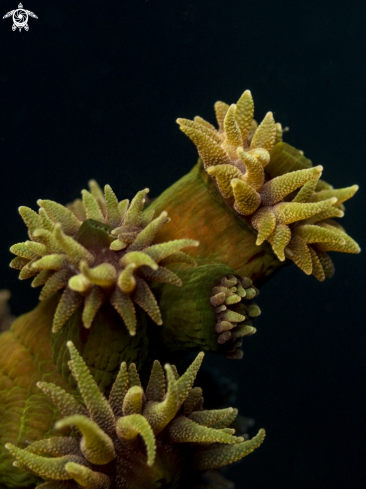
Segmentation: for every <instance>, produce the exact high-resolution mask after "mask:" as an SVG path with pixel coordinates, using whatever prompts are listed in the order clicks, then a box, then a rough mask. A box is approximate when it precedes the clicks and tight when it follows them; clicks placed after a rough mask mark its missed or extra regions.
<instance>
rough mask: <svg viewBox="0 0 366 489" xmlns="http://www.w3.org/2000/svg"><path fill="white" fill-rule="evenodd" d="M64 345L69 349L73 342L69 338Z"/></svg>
mask: <svg viewBox="0 0 366 489" xmlns="http://www.w3.org/2000/svg"><path fill="white" fill-rule="evenodd" d="M66 346H67V348H68V349H69V350H70V348H73V347H74V343H73V342H72V341H71V340H69V341H68V342H67V343H66Z"/></svg>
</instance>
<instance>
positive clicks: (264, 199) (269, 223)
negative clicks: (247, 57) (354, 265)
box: [177, 90, 360, 280]
mask: <svg viewBox="0 0 366 489" xmlns="http://www.w3.org/2000/svg"><path fill="white" fill-rule="evenodd" d="M215 111H216V117H217V121H218V125H219V129H218V130H216V129H215V127H214V126H212V125H211V124H210V123H208V122H207V121H205V120H204V119H202V118H201V117H195V119H194V120H193V121H190V120H187V119H178V120H177V122H178V123H179V124H180V128H181V130H182V131H183V132H184V133H185V134H186V135H187V136H188V137H189V138H190V139H191V140H192V141H193V142H194V143H195V145H196V146H197V149H198V152H199V154H200V156H201V158H202V161H203V165H204V168H205V170H206V171H207V173H208V174H209V175H210V176H211V177H212V178H213V179H214V180H215V183H216V185H217V188H218V189H219V191H220V193H221V195H222V196H223V198H224V199H225V200H226V202H227V203H228V205H229V206H231V207H232V208H233V209H234V210H235V211H236V212H237V213H238V214H239V215H241V216H251V224H252V226H253V227H254V229H255V230H256V231H257V240H256V244H257V245H261V244H262V243H263V242H264V241H265V240H267V241H268V242H269V243H270V244H271V246H272V249H273V251H274V252H275V254H276V256H277V258H278V259H279V260H280V261H284V260H285V258H286V257H287V258H290V259H291V260H292V261H293V262H294V263H295V264H296V265H297V266H298V267H299V268H301V269H302V270H303V271H304V272H305V273H306V274H308V275H310V274H311V273H312V274H313V275H314V276H315V277H316V278H317V279H318V280H324V278H325V277H329V276H331V275H332V273H333V265H332V262H331V259H330V258H329V256H328V255H327V253H326V252H327V251H342V252H346V253H358V252H359V251H360V249H359V246H358V245H357V243H356V242H355V241H354V240H353V239H352V238H350V237H349V236H348V235H347V234H346V232H345V231H344V230H343V228H342V227H340V226H339V225H338V224H336V223H335V222H334V221H333V220H332V219H333V218H334V217H343V215H344V213H343V211H342V210H341V209H340V206H341V205H342V204H343V202H344V201H346V200H348V199H349V198H351V197H352V196H353V195H354V194H355V192H356V191H357V190H358V186H357V185H353V186H352V187H347V188H343V189H333V188H332V187H331V186H330V185H328V184H326V183H325V182H323V181H320V180H319V178H320V176H321V173H322V171H323V167H322V166H316V167H312V166H311V162H310V160H307V159H306V158H305V157H303V155H302V153H301V152H298V151H297V150H296V149H295V148H292V147H291V146H289V145H287V144H285V143H282V132H283V131H282V127H281V124H279V123H277V124H276V123H275V121H274V119H273V115H272V112H268V113H267V115H266V116H265V118H264V119H263V121H262V122H261V123H260V124H259V125H258V124H257V123H256V121H255V120H254V119H253V115H254V103H253V99H252V95H251V93H250V91H249V90H246V91H245V92H244V93H243V95H242V96H241V97H240V98H239V100H238V102H237V103H236V104H232V105H230V106H229V105H227V104H225V103H223V102H216V104H215Z"/></svg>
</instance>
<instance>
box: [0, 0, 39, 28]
mask: <svg viewBox="0 0 366 489" xmlns="http://www.w3.org/2000/svg"><path fill="white" fill-rule="evenodd" d="M11 16H13V25H12V27H11V29H12V31H15V30H16V29H17V28H18V29H19V32H20V31H21V30H22V29H24V30H25V31H28V30H29V26H28V19H29V17H33V18H34V19H38V17H37V16H36V14H35V13H33V12H31V11H30V10H26V9H24V8H23V5H22V4H21V3H19V5H18V8H17V9H15V10H10V12H7V13H6V14H5V15H4V17H3V19H7V18H8V17H11Z"/></svg>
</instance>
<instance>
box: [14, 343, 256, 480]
mask: <svg viewBox="0 0 366 489" xmlns="http://www.w3.org/2000/svg"><path fill="white" fill-rule="evenodd" d="M67 346H68V349H69V351H70V355H71V361H70V362H69V366H70V369H71V371H72V374H73V376H74V377H75V380H76V382H77V384H78V387H79V390H80V393H81V396H82V399H83V403H80V402H78V401H77V400H76V399H75V398H74V397H73V396H72V395H70V394H69V393H67V392H66V391H64V390H63V389H62V388H60V387H57V386H56V385H55V384H51V383H47V382H39V383H38V387H39V388H40V389H41V390H42V391H43V392H44V393H45V394H46V395H47V396H48V397H49V398H50V399H51V400H52V402H53V403H54V404H55V405H56V406H57V408H58V410H59V411H60V413H61V415H62V416H64V418H62V419H61V420H59V421H57V423H56V426H55V427H56V429H58V430H65V429H72V430H73V431H72V432H71V433H70V435H69V436H65V435H63V436H54V437H52V438H46V439H43V440H39V441H36V442H34V443H32V444H31V445H29V446H28V447H27V448H25V449H21V448H18V447H16V446H15V445H13V444H11V443H8V444H7V445H6V448H7V449H8V450H9V451H10V452H11V453H12V454H13V455H14V457H15V458H16V461H15V462H14V465H16V466H17V467H19V468H21V469H22V470H25V471H30V472H32V473H33V474H35V475H36V476H38V477H39V478H44V479H46V480H48V482H44V483H43V484H41V485H39V486H37V487H40V488H44V489H50V488H55V489H56V488H60V489H61V488H64V487H67V488H68V489H77V488H79V487H87V488H89V489H108V488H109V487H125V488H126V489H134V488H142V487H143V488H146V489H148V488H157V487H162V486H164V487H165V485H166V484H169V487H176V488H179V487H181V488H184V487H187V486H186V484H187V483H188V482H192V481H195V480H198V479H199V477H200V472H202V471H205V470H208V469H217V468H220V467H223V466H225V465H228V464H230V463H232V462H234V461H236V460H240V459H241V458H243V457H245V456H246V455H248V454H249V453H251V452H252V451H253V450H255V448H257V447H258V446H259V445H260V444H261V443H262V441H263V439H264V436H265V433H264V430H260V431H259V432H258V434H257V435H256V436H255V437H254V438H252V439H251V440H246V441H244V438H243V437H240V436H235V435H234V433H235V429H232V428H230V425H231V424H232V423H233V421H234V420H235V417H236V415H237V410H234V409H232V408H226V409H220V410H204V409H203V398H202V389H200V388H199V387H193V383H194V380H195V377H196V374H197V372H198V369H199V368H200V365H201V362H202V358H203V354H202V353H200V354H199V355H198V356H197V357H196V359H195V360H194V361H193V363H192V364H191V366H190V367H189V368H188V369H187V371H186V372H185V373H184V374H183V375H182V376H179V374H178V372H177V370H176V368H175V367H174V366H170V365H169V364H167V365H165V375H164V371H163V368H162V366H161V364H160V363H159V362H158V361H155V362H154V365H153V368H152V371H151V375H150V379H149V382H148V385H147V387H146V389H145V390H143V388H142V387H141V382H140V378H139V375H138V373H137V371H136V367H135V365H134V364H131V365H130V366H129V368H127V365H126V363H125V362H123V363H122V364H121V368H120V371H119V373H118V376H117V378H116V381H115V382H114V384H113V386H112V389H111V392H110V395H109V399H108V400H107V398H106V397H105V396H104V395H103V394H102V393H101V392H100V390H99V389H98V386H97V385H96V383H95V381H94V379H93V377H92V376H91V375H90V372H89V371H88V368H87V366H86V364H85V362H84V361H83V359H82V357H81V356H80V355H79V354H78V352H77V350H76V348H75V347H74V345H73V344H72V342H68V344H67ZM177 461H179V470H177V467H176V465H177ZM65 481H68V483H67V484H65Z"/></svg>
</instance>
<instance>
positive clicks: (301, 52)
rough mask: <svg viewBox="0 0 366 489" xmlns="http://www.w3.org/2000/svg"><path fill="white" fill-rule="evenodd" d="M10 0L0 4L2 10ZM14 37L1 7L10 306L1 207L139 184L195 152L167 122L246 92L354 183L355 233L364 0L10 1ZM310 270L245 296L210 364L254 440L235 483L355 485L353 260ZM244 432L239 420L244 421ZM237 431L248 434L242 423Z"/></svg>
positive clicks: (13, 226) (358, 392) (15, 221)
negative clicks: (247, 331) (250, 315)
mask: <svg viewBox="0 0 366 489" xmlns="http://www.w3.org/2000/svg"><path fill="white" fill-rule="evenodd" d="M16 3H17V0H11V1H10V0H6V1H4V0H3V1H2V2H1V9H2V13H1V16H2V15H4V14H5V13H6V12H7V11H9V10H12V9H14V8H16ZM24 7H25V8H26V9H29V10H32V11H33V12H35V13H36V15H38V17H39V19H38V20H36V19H32V18H31V19H30V20H29V27H30V28H29V31H28V32H24V31H22V32H19V31H16V32H12V30H11V25H12V21H11V19H5V20H1V22H0V36H1V40H0V42H1V58H0V97H1V111H0V153H1V155H0V157H1V159H0V164H1V169H2V171H1V180H0V189H1V192H0V199H1V202H0V209H1V212H0V220H1V223H0V226H1V227H0V229H1V249H2V252H1V254H0V287H6V288H9V289H11V290H12V294H13V297H12V300H11V304H12V308H13V311H14V312H15V313H16V314H20V313H22V312H25V311H27V310H29V309H30V308H31V307H33V305H34V304H35V302H36V300H37V295H38V291H35V290H30V286H29V285H30V284H29V283H21V282H19V281H18V279H17V273H16V271H14V270H10V269H9V268H8V263H9V261H10V259H11V255H10V253H9V252H8V249H9V247H10V246H11V244H13V243H15V242H19V241H23V240H24V239H25V227H24V225H23V223H22V221H21V219H20V217H19V215H18V214H17V207H18V206H20V205H27V206H30V207H32V208H36V200H37V199H38V198H49V199H53V200H56V201H59V202H63V203H66V202H68V201H71V200H73V199H74V198H75V197H77V196H78V195H79V192H80V189H81V188H85V187H86V185H87V181H88V180H89V179H90V178H96V179H97V180H98V181H99V182H100V183H101V184H102V185H104V184H105V183H110V184H111V185H112V187H113V188H114V189H115V191H116V193H117V195H118V196H119V198H120V199H122V198H126V197H128V198H130V197H132V196H133V194H134V193H135V192H136V191H137V190H140V189H141V188H144V187H145V186H149V187H150V189H151V192H150V195H151V196H157V195H158V194H159V193H160V192H161V191H162V190H164V189H165V188H166V187H167V186H169V185H170V184H172V183H173V182H174V181H175V180H176V179H178V178H179V177H180V176H182V175H183V174H185V173H186V172H187V171H189V170H190V168H191V167H192V166H193V164H194V163H195V161H196V150H195V148H194V146H193V144H192V143H191V142H190V141H189V140H188V138H186V137H185V136H184V135H182V134H181V133H180V131H179V130H178V126H177V125H176V124H175V119H176V118H177V117H186V118H193V117H194V116H195V115H197V114H199V115H201V116H203V117H204V118H206V119H208V120H210V121H211V122H213V121H214V112H213V104H214V102H215V101H216V100H218V99H220V100H224V101H226V102H228V103H233V102H235V101H236V100H237V99H238V98H239V96H240V95H241V93H242V92H243V91H244V90H245V89H246V88H249V89H251V91H252V94H253V96H254V100H255V103H256V118H257V119H259V120H261V119H262V118H263V116H264V115H265V113H266V112H267V111H268V110H272V111H273V112H274V115H275V118H276V119H277V120H278V121H281V122H282V124H283V125H284V126H287V125H288V126H290V132H289V133H288V134H287V135H286V138H285V140H286V141H287V142H289V143H291V144H292V145H294V146H296V147H298V148H300V149H303V150H304V151H305V154H306V156H308V157H310V158H311V159H312V160H313V162H314V163H315V164H323V165H324V167H325V171H324V173H323V178H324V179H325V180H327V181H330V182H332V183H333V185H334V186H336V187H339V186H348V185H352V184H354V183H358V184H360V186H361V189H360V191H359V193H358V194H357V195H356V196H355V197H354V198H353V199H352V201H350V202H348V203H347V212H346V217H345V218H344V219H343V222H342V224H344V225H345V226H346V228H347V231H348V232H349V234H350V235H351V236H353V237H354V238H355V239H356V240H357V241H358V242H359V243H360V245H361V247H362V246H365V244H364V243H365V224H364V222H365V218H364V214H363V212H364V205H365V202H366V191H365V188H366V185H365V177H366V172H365V157H364V146H365V116H364V114H365V99H366V95H365V85H366V83H365V82H366V79H365V59H366V58H365V42H366V40H365V30H366V27H365V21H366V16H365V13H366V12H365V7H364V2H361V1H355V0H351V1H349V2H341V1H330V0H323V1H321V2H319V1H317V2H316V1H306V0H305V1H303V2H296V1H289V0H277V1H275V0H267V1H266V0H256V1H254V0H245V1H244V0H241V1H237V0H235V1H228V0H226V1H222V2H218V1H215V2H213V1H211V2H210V1H208V0H188V1H180V0H146V1H145V0H135V1H134V0H124V1H120V2H102V1H100V2H95V1H89V2H84V1H83V2H81V1H78V2H67V1H62V2H61V1H60V2H56V1H54V0H49V1H47V2H45V1H35V0H33V1H31V0H29V1H27V0H25V1H24ZM333 258H334V261H335V264H336V275H335V277H334V278H333V279H331V280H327V281H326V282H325V283H318V282H317V281H316V280H315V279H314V278H313V277H308V276H305V275H304V274H303V273H302V272H301V271H300V270H299V269H297V268H296V267H295V266H291V267H287V268H285V269H283V270H282V271H281V272H280V273H279V274H278V275H277V276H276V277H275V278H274V279H273V280H272V281H270V282H269V283H268V284H267V285H266V286H265V287H263V289H262V291H261V295H260V297H259V300H258V303H259V305H260V307H261V308H262V316H261V317H260V318H259V320H258V321H257V324H256V326H257V328H258V333H257V334H256V335H255V336H254V337H252V338H250V339H247V341H246V342H245V356H244V358H243V360H242V361H240V362H236V361H228V360H225V359H215V363H216V365H217V366H218V367H219V368H220V369H222V372H224V374H225V375H227V376H230V377H232V378H233V379H234V380H235V381H236V382H237V383H238V384H239V386H240V390H239V394H238V404H237V405H238V406H239V408H240V411H241V413H242V414H246V415H248V416H251V417H254V418H255V419H256V428H257V427H262V426H263V427H265V428H266V430H267V439H266V441H265V443H264V444H263V446H262V447H261V448H260V449H259V450H257V451H256V452H255V453H254V454H252V455H250V457H248V458H247V459H245V460H244V461H243V462H242V463H241V464H240V465H237V466H235V467H233V468H232V469H231V471H230V477H231V479H233V480H235V482H236V484H237V488H244V487H245V488H251V489H264V488H266V489H267V488H269V487H270V488H273V489H275V488H281V489H292V488H297V489H305V488H306V489H308V488H309V487H313V488H314V487H320V488H330V487H332V488H343V487H347V488H348V487H350V488H352V489H356V488H361V487H364V484H365V482H364V481H365V478H366V468H365V448H364V437H365V423H364V417H365V414H364V413H365V380H364V377H365V357H366V344H365V340H366V337H365V334H366V333H365V313H364V311H365V300H366V298H365V294H364V291H365V285H364V281H365V255H364V254H361V255H359V256H355V255H341V254H333ZM253 433H254V430H253ZM253 433H252V434H253Z"/></svg>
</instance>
